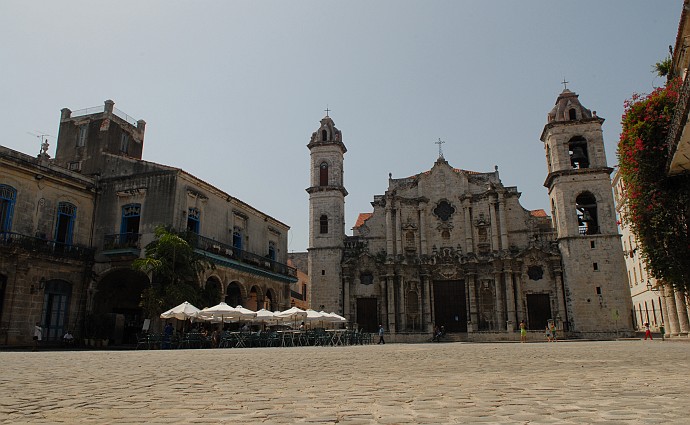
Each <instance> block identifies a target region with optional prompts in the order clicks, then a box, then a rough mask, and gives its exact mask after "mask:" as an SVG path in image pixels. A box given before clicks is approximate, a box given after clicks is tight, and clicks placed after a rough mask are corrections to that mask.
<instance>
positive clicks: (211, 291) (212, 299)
mask: <svg viewBox="0 0 690 425" xmlns="http://www.w3.org/2000/svg"><path fill="white" fill-rule="evenodd" d="M220 299H221V293H220V281H219V280H218V278H217V277H215V276H211V277H209V278H208V279H206V284H205V285H204V288H203V289H202V290H201V303H200V304H201V305H199V306H197V307H199V308H206V307H213V306H214V305H216V304H218V303H219V302H220Z"/></svg>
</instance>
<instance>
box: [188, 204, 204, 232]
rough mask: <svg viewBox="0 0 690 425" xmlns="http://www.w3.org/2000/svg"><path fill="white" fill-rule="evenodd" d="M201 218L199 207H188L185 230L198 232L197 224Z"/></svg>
mask: <svg viewBox="0 0 690 425" xmlns="http://www.w3.org/2000/svg"><path fill="white" fill-rule="evenodd" d="M200 219H201V212H200V211H199V208H190V209H189V212H188V213H187V231H189V232H192V233H196V234H197V235H198V234H199V224H200Z"/></svg>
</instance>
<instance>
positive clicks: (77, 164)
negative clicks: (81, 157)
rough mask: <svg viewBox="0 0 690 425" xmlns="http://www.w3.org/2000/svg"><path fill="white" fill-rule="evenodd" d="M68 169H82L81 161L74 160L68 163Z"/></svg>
mask: <svg viewBox="0 0 690 425" xmlns="http://www.w3.org/2000/svg"><path fill="white" fill-rule="evenodd" d="M67 169H68V170H70V171H81V161H72V162H70V163H69V164H67Z"/></svg>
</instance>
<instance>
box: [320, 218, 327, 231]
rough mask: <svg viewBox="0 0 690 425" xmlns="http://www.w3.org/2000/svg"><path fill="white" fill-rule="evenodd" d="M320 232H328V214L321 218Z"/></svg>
mask: <svg viewBox="0 0 690 425" xmlns="http://www.w3.org/2000/svg"><path fill="white" fill-rule="evenodd" d="M319 233H322V234H324V233H328V216H327V215H322V216H321V217H320V218H319Z"/></svg>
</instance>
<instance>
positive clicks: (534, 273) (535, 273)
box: [527, 266, 544, 280]
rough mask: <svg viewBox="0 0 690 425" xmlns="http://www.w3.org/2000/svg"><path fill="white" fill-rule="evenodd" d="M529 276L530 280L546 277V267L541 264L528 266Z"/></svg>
mask: <svg viewBox="0 0 690 425" xmlns="http://www.w3.org/2000/svg"><path fill="white" fill-rule="evenodd" d="M527 276H529V279H530V280H541V279H542V278H543V277H544V269H542V268H541V266H529V267H528V268H527Z"/></svg>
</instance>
